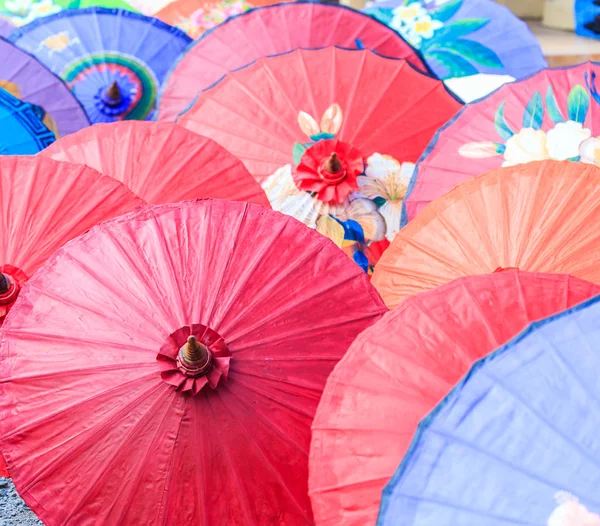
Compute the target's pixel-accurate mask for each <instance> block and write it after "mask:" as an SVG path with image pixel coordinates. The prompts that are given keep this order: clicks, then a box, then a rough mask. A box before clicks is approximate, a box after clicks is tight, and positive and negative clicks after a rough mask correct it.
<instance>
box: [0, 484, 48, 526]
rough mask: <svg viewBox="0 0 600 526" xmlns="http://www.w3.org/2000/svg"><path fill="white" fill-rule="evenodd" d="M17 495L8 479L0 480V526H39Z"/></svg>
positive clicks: (40, 523)
mask: <svg viewBox="0 0 600 526" xmlns="http://www.w3.org/2000/svg"><path fill="white" fill-rule="evenodd" d="M41 525H42V522H41V521H40V520H38V518H37V517H36V516H35V515H34V514H33V512H32V511H31V510H30V509H29V508H28V507H27V504H25V503H24V502H23V501H22V500H21V497H19V495H18V494H17V491H16V490H15V487H14V486H13V483H12V481H11V480H10V479H3V478H0V526H41Z"/></svg>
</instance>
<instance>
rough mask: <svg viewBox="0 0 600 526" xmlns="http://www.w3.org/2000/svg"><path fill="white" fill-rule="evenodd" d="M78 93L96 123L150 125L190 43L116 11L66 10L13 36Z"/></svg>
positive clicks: (184, 37) (179, 33) (157, 23)
mask: <svg viewBox="0 0 600 526" xmlns="http://www.w3.org/2000/svg"><path fill="white" fill-rule="evenodd" d="M9 39H10V40H11V41H12V42H14V43H15V44H16V45H17V46H18V47H20V48H21V49H23V50H25V51H27V52H28V53H31V54H32V55H34V56H35V57H36V58H37V59H38V60H39V61H40V62H42V63H43V64H44V65H46V66H47V67H48V68H49V69H51V70H52V71H53V72H54V73H56V74H57V75H59V76H60V77H61V78H62V79H63V80H64V81H65V82H66V83H67V85H68V86H69V87H70V88H71V89H72V90H73V93H74V94H75V96H76V97H77V98H78V99H79V101H80V102H81V103H82V105H83V107H84V108H85V110H86V113H87V115H88V117H89V119H90V121H91V122H92V123H96V122H113V121H117V120H124V119H134V120H146V119H151V118H152V117H153V114H154V108H155V104H156V96H157V93H158V89H159V87H160V85H161V83H162V81H163V79H164V77H165V74H166V73H167V71H168V69H169V68H170V66H171V65H172V64H173V63H174V62H175V60H176V59H177V58H178V57H179V55H180V54H181V52H182V51H183V50H184V49H185V48H186V46H187V45H188V44H189V42H190V41H191V39H190V38H189V37H188V36H187V35H186V34H185V33H184V32H183V31H180V30H179V29H176V28H174V27H171V26H169V25H167V24H165V23H164V22H161V21H160V20H157V19H155V18H149V17H146V16H143V15H140V14H136V13H132V12H129V11H124V10H117V9H104V8H99V7H90V8H86V9H75V10H66V11H62V12H60V13H58V14H56V15H53V16H49V17H44V18H40V19H38V20H36V21H34V22H32V23H31V24H28V25H26V26H23V27H21V28H19V29H17V30H15V31H14V32H13V33H12V34H11V35H10V37H9Z"/></svg>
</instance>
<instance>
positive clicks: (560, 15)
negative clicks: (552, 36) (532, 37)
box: [542, 0, 575, 31]
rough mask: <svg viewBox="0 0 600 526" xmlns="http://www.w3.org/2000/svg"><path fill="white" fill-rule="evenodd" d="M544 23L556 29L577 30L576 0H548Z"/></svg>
mask: <svg viewBox="0 0 600 526" xmlns="http://www.w3.org/2000/svg"><path fill="white" fill-rule="evenodd" d="M542 24H544V26H546V27H552V28H554V29H566V30H568V31H574V30H575V0H546V1H545V2H544V15H543V17H542Z"/></svg>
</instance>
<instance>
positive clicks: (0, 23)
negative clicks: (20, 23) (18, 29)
mask: <svg viewBox="0 0 600 526" xmlns="http://www.w3.org/2000/svg"><path fill="white" fill-rule="evenodd" d="M14 28H15V26H13V25H12V24H11V23H10V22H9V21H8V20H6V19H5V18H2V17H1V16H0V37H6V36H8V35H9V34H10V33H11V32H12V30H13V29H14Z"/></svg>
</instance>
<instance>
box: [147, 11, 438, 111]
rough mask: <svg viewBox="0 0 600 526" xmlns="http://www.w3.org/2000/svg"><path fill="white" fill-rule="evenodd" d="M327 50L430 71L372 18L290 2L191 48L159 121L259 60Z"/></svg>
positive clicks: (237, 19) (167, 89) (232, 23)
mask: <svg viewBox="0 0 600 526" xmlns="http://www.w3.org/2000/svg"><path fill="white" fill-rule="evenodd" d="M329 46H339V47H343V48H353V49H357V48H364V49H371V50H373V51H376V52H377V53H379V54H381V55H383V56H386V57H393V58H403V59H406V60H407V61H408V62H410V63H411V64H412V65H414V66H415V67H417V68H419V69H420V70H422V71H427V66H425V62H424V61H423V60H422V58H421V55H420V53H419V52H418V51H416V50H415V49H413V48H412V47H411V46H410V44H408V43H407V42H406V41H405V40H404V39H403V38H402V37H401V36H400V35H399V34H398V33H397V32H396V31H394V30H393V29H391V28H389V27H387V26H386V25H385V24H383V23H381V22H379V21H378V20H375V19H374V18H371V17H369V16H367V15H364V14H362V13H359V12H358V11H354V10H353V9H349V8H347V7H344V6H341V5H335V4H327V3H319V2H306V1H299V2H286V3H282V4H275V5H270V6H265V7H261V8H257V9H252V10H250V11H247V12H246V13H243V14H241V15H238V16H233V17H231V18H229V19H227V20H226V21H225V22H224V23H222V24H220V25H218V26H217V27H215V28H214V29H212V30H210V31H207V32H206V33H204V34H203V35H202V36H201V37H200V38H199V39H198V40H195V41H194V42H192V43H191V44H190V45H189V46H188V48H187V50H186V52H185V54H183V55H182V56H181V58H180V59H179V60H178V61H177V62H176V64H175V65H174V66H173V67H172V68H171V71H170V73H169V75H168V77H167V79H166V81H165V84H164V85H163V87H162V88H161V95H160V101H159V109H158V112H159V113H158V118H159V119H160V120H173V119H175V117H176V116H177V115H178V114H179V113H181V112H182V111H184V110H185V109H186V107H187V106H188V105H189V104H190V103H191V102H192V101H193V100H194V97H195V96H196V95H197V94H198V93H199V92H201V91H202V90H204V89H206V88H208V87H210V86H211V85H213V84H214V83H215V82H217V81H219V80H220V79H221V78H222V77H223V75H226V74H227V73H229V72H230V71H235V70H237V69H239V68H241V67H244V66H247V65H248V64H251V63H252V62H254V61H256V60H258V59H259V58H261V57H265V56H270V55H277V54H281V53H288V52H290V51H293V50H294V49H298V48H311V49H318V48H325V47H329ZM323 73H324V74H323V78H324V79H327V78H328V75H327V74H326V73H325V72H323Z"/></svg>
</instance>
